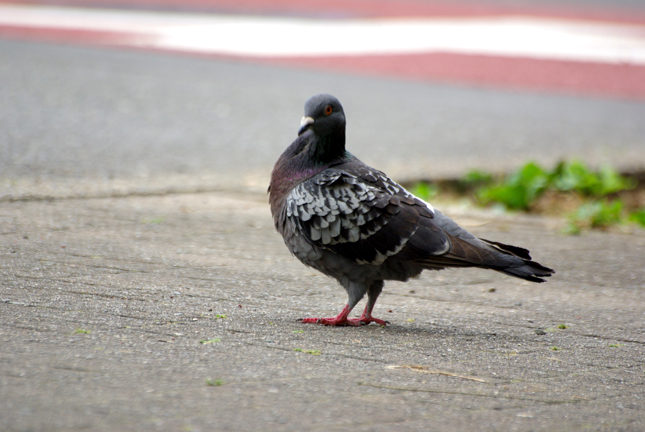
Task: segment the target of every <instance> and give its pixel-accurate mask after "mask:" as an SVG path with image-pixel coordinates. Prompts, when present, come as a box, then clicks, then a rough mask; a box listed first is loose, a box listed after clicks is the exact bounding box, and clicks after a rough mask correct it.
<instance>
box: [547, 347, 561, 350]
mask: <svg viewBox="0 0 645 432" xmlns="http://www.w3.org/2000/svg"><path fill="white" fill-rule="evenodd" d="M549 349H550V350H551V351H561V350H562V348H558V347H557V346H552V347H551V348H549Z"/></svg>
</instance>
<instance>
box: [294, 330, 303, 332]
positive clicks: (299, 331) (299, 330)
mask: <svg viewBox="0 0 645 432" xmlns="http://www.w3.org/2000/svg"><path fill="white" fill-rule="evenodd" d="M304 332H305V331H304V330H294V331H293V333H304Z"/></svg>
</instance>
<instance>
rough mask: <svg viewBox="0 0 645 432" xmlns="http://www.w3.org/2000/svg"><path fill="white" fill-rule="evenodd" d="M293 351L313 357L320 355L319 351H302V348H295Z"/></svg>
mask: <svg viewBox="0 0 645 432" xmlns="http://www.w3.org/2000/svg"><path fill="white" fill-rule="evenodd" d="M294 351H296V352H301V353H305V354H311V355H315V356H319V355H320V351H319V350H303V349H302V348H295V349H294Z"/></svg>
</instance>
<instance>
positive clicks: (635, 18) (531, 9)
mask: <svg viewBox="0 0 645 432" xmlns="http://www.w3.org/2000/svg"><path fill="white" fill-rule="evenodd" d="M11 3H13V4H33V5H39V4H47V5H61V6H75V7H99V8H113V9H130V10H137V9H139V10H172V11H192V12H204V11H206V12H212V13H238V14H255V15H274V16H280V15H281V16H311V17H325V18H336V19H341V18H359V17H364V18H367V17H369V18H374V17H482V16H510V15H524V16H533V17H551V18H565V19H576V20H597V21H602V22H622V23H634V24H645V8H642V7H641V8H633V7H632V8H630V7H620V6H615V5H612V7H608V6H599V5H590V4H585V5H584V7H582V6H578V7H574V6H567V5H558V4H556V3H555V2H553V3H550V4H537V3H535V2H533V3H526V2H517V3H512V2H508V1H499V2H495V1H486V2H479V1H476V0H475V1H468V0H458V1H441V0H46V1H42V0H12V1H11Z"/></svg>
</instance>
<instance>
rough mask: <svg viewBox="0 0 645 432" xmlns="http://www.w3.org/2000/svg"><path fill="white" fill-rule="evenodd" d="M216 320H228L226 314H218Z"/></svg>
mask: <svg viewBox="0 0 645 432" xmlns="http://www.w3.org/2000/svg"><path fill="white" fill-rule="evenodd" d="M215 319H226V314H217V315H215Z"/></svg>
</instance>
